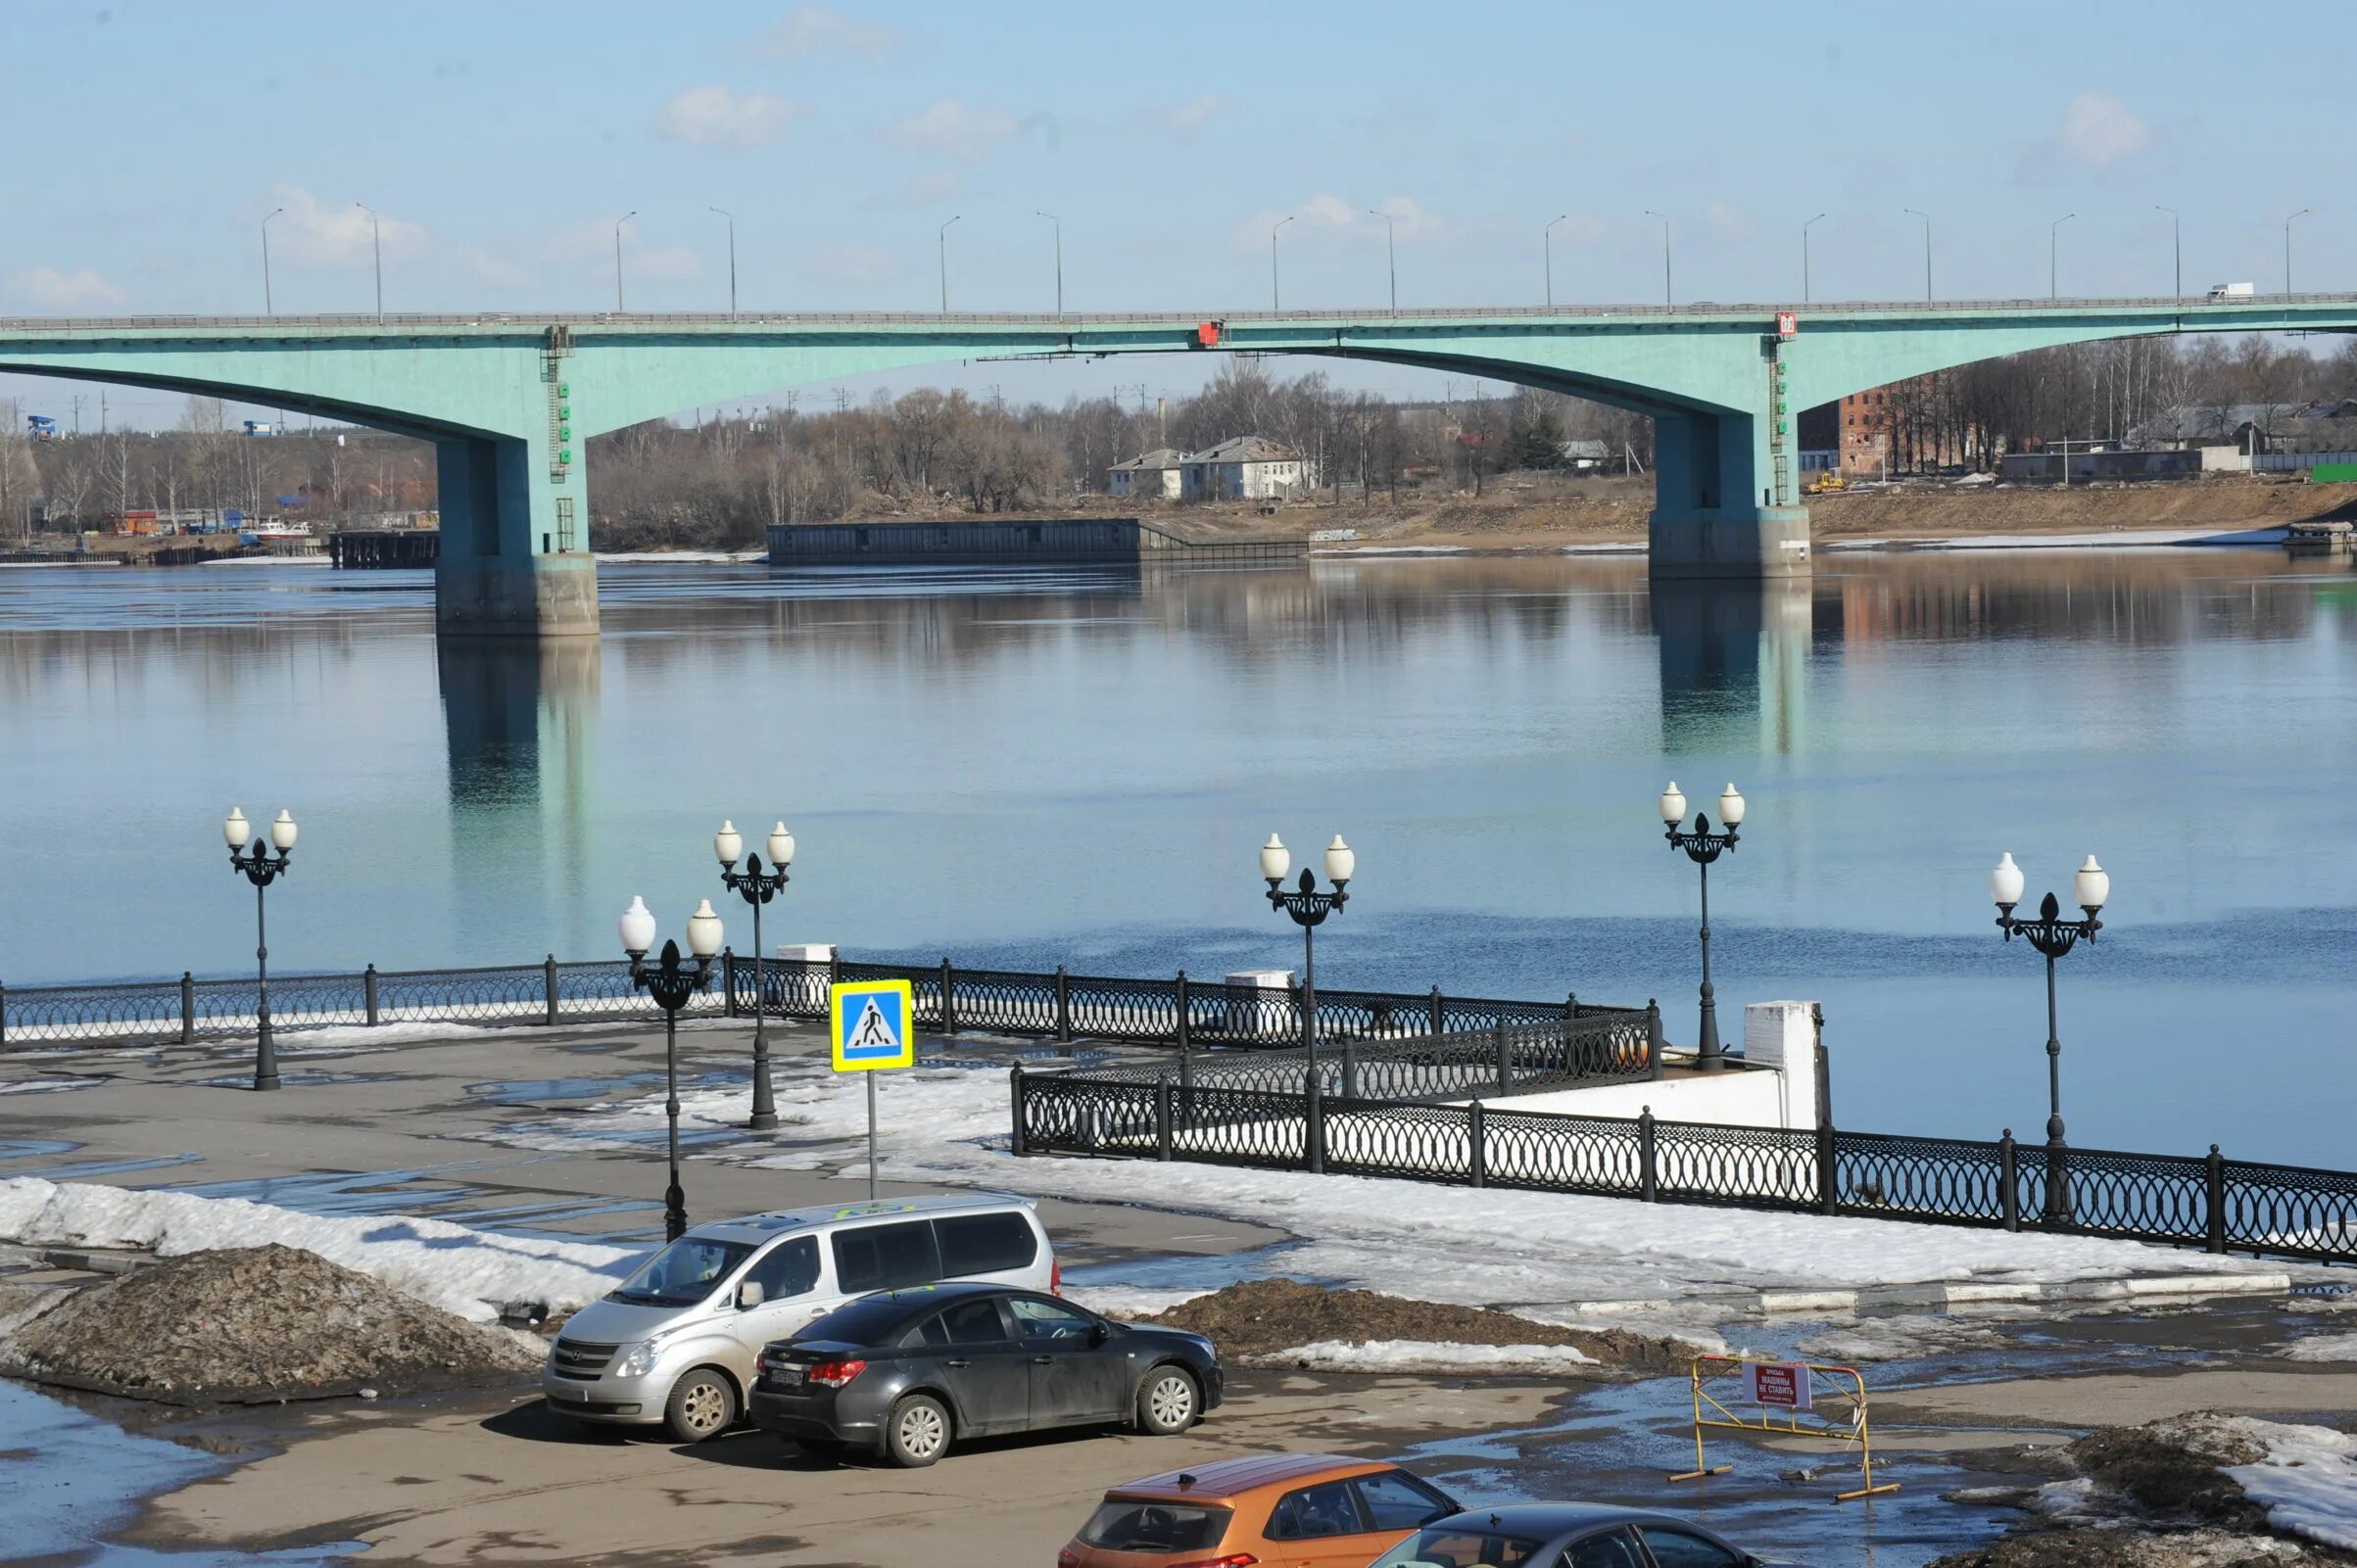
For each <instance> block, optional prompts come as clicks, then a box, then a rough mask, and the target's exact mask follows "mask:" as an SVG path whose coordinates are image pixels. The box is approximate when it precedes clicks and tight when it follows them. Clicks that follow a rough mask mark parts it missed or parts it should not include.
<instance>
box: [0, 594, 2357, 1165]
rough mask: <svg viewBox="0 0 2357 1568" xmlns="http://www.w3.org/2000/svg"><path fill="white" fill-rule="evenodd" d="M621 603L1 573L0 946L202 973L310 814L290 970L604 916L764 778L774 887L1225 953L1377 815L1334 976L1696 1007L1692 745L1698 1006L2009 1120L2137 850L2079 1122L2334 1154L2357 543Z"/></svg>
mask: <svg viewBox="0 0 2357 1568" xmlns="http://www.w3.org/2000/svg"><path fill="white" fill-rule="evenodd" d="M603 591H604V618H605V633H604V636H603V637H602V639H601V640H599V641H595V642H589V643H583V644H580V645H563V644H557V645H551V646H549V647H546V648H542V649H538V650H535V649H532V648H529V647H526V648H506V647H497V646H494V647H488V648H485V647H472V648H459V647H437V644H436V641H435V639H434V637H433V629H432V604H431V585H430V580H429V579H428V577H427V576H426V575H425V574H422V573H395V572H385V573H365V572H331V571H328V570H324V569H320V568H316V567H306V566H291V565H290V566H254V567H211V568H203V569H183V570H180V571H131V570H119V571H102V570H95V569H80V570H69V569H30V570H6V571H0V832H5V833H6V834H7V841H8V842H9V843H10V844H11V846H12V852H11V857H10V859H11V862H12V865H11V871H10V873H9V877H8V883H7V885H8V893H7V896H6V898H5V899H4V900H0V981H5V982H7V983H9V984H33V983H39V982H43V981H52V980H58V979H64V978H86V977H99V976H131V975H160V974H175V975H176V974H178V973H179V972H180V971H181V970H182V969H193V970H194V971H195V972H196V973H198V974H209V973H211V974H217V973H229V972H233V971H237V970H240V969H242V968H244V967H245V966H247V965H250V963H251V962H252V953H253V930H252V916H253V910H252V904H253V898H252V893H251V890H250V889H249V888H247V887H246V885H245V883H244V882H243V881H242V880H233V879H232V877H231V875H230V874H229V873H228V872H227V870H226V868H225V867H224V866H223V865H222V863H221V862H222V860H223V858H224V856H223V853H222V850H221V846H220V840H219V838H218V836H217V828H216V824H217V822H218V820H219V818H220V817H221V815H222V814H223V812H224V810H225V808H226V807H227V806H228V805H229V804H231V803H232V802H234V803H237V804H239V805H241V806H243V807H244V809H245V811H246V813H247V814H248V815H249V816H250V817H254V818H256V819H257V821H260V820H261V819H262V818H263V817H264V816H265V814H267V813H272V812H274V811H275V810H276V809H277V808H278V807H279V806H281V805H286V806H290V807H292V808H293V810H294V812H295V814H296V816H297V818H298V819H299V820H300V821H301V823H302V826H303V836H302V841H301V846H300V847H299V849H298V850H297V852H296V862H295V866H294V869H293V871H292V872H291V874H290V875H289V876H288V877H287V878H286V879H284V880H283V881H281V882H280V883H279V884H278V885H277V886H276V887H274V888H273V889H272V890H271V894H270V915H271V922H272V924H271V929H270V938H271V941H270V946H271V958H272V965H273V968H283V969H285V970H289V971H293V970H302V969H352V968H357V967H358V966H360V965H361V963H363V962H366V961H371V960H372V961H374V962H375V963H377V964H378V965H379V966H380V967H383V968H388V969H390V968H401V967H413V966H424V965H441V964H468V963H476V964H493V963H513V962H522V961H529V960H534V959H537V958H539V957H540V956H541V955H542V954H544V953H546V952H551V951H553V952H554V953H556V954H557V955H559V956H561V957H567V958H575V957H595V956H606V955H609V954H610V953H611V951H612V950H613V948H614V945H615V941H614V935H613V919H614V916H615V915H616V914H617V913H618V911H619V910H620V909H621V907H622V905H623V904H624V903H625V902H627V901H628V899H629V897H630V896H631V895H632V894H634V893H643V894H645V895H646V897H647V899H648V901H649V905H650V906H652V907H653V908H654V909H655V911H656V912H657V914H658V915H659V916H660V917H661V918H662V920H663V921H664V924H665V927H666V929H667V930H668V931H672V932H677V931H678V930H679V929H680V927H681V923H682V921H683V920H684V918H685V916H686V914H687V913H688V911H689V909H690V908H692V907H693V901H694V900H695V899H697V898H699V897H704V896H712V897H714V898H715V901H716V907H719V908H720V909H721V911H722V913H723V915H724V916H725V917H726V918H727V919H728V921H729V923H730V930H731V936H732V939H733V940H734V941H735V942H737V943H738V944H739V945H740V946H741V947H742V946H746V945H749V940H750V927H749V924H748V921H747V916H746V909H745V907H744V905H743V904H742V903H738V902H736V901H735V900H734V899H729V900H726V901H722V899H721V895H722V892H723V890H722V888H721V887H720V886H719V884H718V878H717V875H716V869H715V868H714V866H713V864H712V861H711V858H710V849H709V840H710V834H711V832H712V830H713V829H714V828H715V827H717V826H718V823H719V820H720V819H721V818H722V817H723V816H729V817H733V818H735V819H736V822H737V825H738V827H739V828H740V829H742V830H744V831H745V832H746V837H747V842H748V844H749V843H755V842H757V841H758V836H759V833H760V831H761V830H763V829H765V828H766V827H767V825H768V823H769V822H770V821H771V820H772V819H773V818H775V817H779V816H783V817H784V818H785V819H786V820H787V821H788V822H789V823H790V824H791V826H792V827H793V829H794V832H795V834H796V836H797V839H798V841H799V846H800V847H799V853H798V855H797V858H796V860H795V863H794V885H793V886H792V887H791V888H790V889H788V890H787V892H786V893H785V895H784V896H783V899H782V901H781V902H779V903H777V904H773V905H772V906H770V909H769V911H768V914H767V916H766V926H765V930H764V935H765V937H766V938H767V939H768V941H770V942H771V943H776V942H781V941H835V942H840V943H842V945H843V946H844V948H845V949H846V950H847V951H849V952H852V953H855V954H859V955H863V956H864V955H891V956H903V957H914V958H921V959H926V960H932V959H938V957H939V956H940V955H942V954H944V953H946V954H949V955H952V956H954V957H956V958H958V959H959V960H960V961H964V962H975V963H992V962H995V963H1005V964H1020V965H1023V966H1025V967H1038V968H1047V967H1053V966H1054V965H1055V964H1057V963H1059V962H1061V963H1065V964H1068V965H1070V966H1071V967H1072V968H1073V969H1075V970H1076V971H1078V972H1082V973H1098V974H1124V973H1138V974H1146V973H1158V974H1167V973H1169V972H1171V971H1173V970H1175V969H1177V968H1178V967H1180V966H1184V967H1185V968H1186V969H1187V970H1188V971H1189V972H1190V973H1191V974H1196V975H1198V976H1201V975H1216V974H1221V973H1223V972H1225V971H1227V970H1230V969H1237V968H1247V967H1258V966H1266V965H1285V964H1289V963H1292V962H1295V961H1296V959H1297V956H1298V953H1299V945H1298V937H1297V933H1296V932H1295V931H1294V929H1293V927H1291V925H1290V924H1289V923H1286V922H1284V921H1283V920H1282V919H1281V918H1280V917H1277V916H1275V915H1274V914H1272V912H1271V911H1270V910H1269V908H1268V906H1267V903H1266V900H1265V898H1264V897H1263V887H1264V884H1263V883H1262V882H1260V880H1259V879H1258V878H1257V875H1256V872H1255V867H1254V851H1255V848H1256V846H1257V845H1258V843H1259V842H1260V840H1261V839H1263V838H1265V837H1266V836H1267V835H1268V833H1269V832H1272V831H1275V832H1282V833H1283V834H1284V835H1285V839H1286V841H1287V842H1288V843H1289V844H1292V845H1294V846H1296V848H1297V850H1309V849H1313V848H1314V847H1315V846H1316V845H1318V844H1322V843H1323V841H1324V839H1325V838H1326V837H1327V836H1329V835H1331V834H1332V833H1334V832H1342V833H1344V834H1346V835H1347V836H1348V837H1349V839H1350V841H1351V843H1352V844H1353V845H1354V846H1355V847H1356V848H1357V849H1358V851H1359V875H1358V878H1357V879H1356V880H1355V881H1354V882H1353V884H1352V889H1351V890H1352V894H1353V896H1352V899H1351V902H1350V905H1349V907H1348V909H1347V910H1346V911H1344V912H1343V913H1342V914H1341V915H1340V916H1338V917H1336V918H1335V919H1334V920H1333V921H1331V922H1329V923H1328V925H1327V926H1326V927H1324V928H1323V931H1322V932H1321V937H1322V940H1321V942H1320V945H1319V958H1320V968H1319V974H1320V977H1321V979H1322V980H1323V981H1325V982H1327V983H1330V984H1337V985H1364V986H1373V987H1386V988H1398V989H1421V988H1422V987H1424V986H1425V985H1427V984H1431V983H1435V982H1437V983H1439V984H1441V985H1442V986H1443V987H1444V988H1446V989H1448V990H1450V991H1453V992H1458V993H1462V994H1490V995H1513V996H1546V997H1553V996H1560V995H1563V994H1564V993H1565V992H1568V991H1573V990H1576V991H1578V992H1579V993H1580V994H1582V995H1583V996H1588V997H1592V998H1595V999H1598V1000H1605V1001H1613V1002H1631V1001H1634V1002H1642V1001H1643V1000H1645V999H1646V998H1647V997H1649V996H1659V997H1660V998H1661V1000H1662V1003H1663V1006H1664V1009H1665V1014H1666V1017H1667V1020H1668V1024H1669V1032H1670V1035H1671V1038H1672V1039H1673V1040H1677V1041H1683V1040H1687V1039H1690V1038H1691V1037H1692V1034H1693V1032H1694V1027H1695V1024H1694V1007H1695V983H1696V980H1697V977H1698V963H1697V954H1696V940H1695V926H1696V920H1697V914H1698V907H1697V886H1696V882H1697V878H1696V874H1695V870H1694V868H1693V867H1692V866H1691V865H1690V864H1689V863H1688V862H1687V861H1686V860H1685V858H1684V857H1683V856H1676V855H1673V854H1672V853H1671V852H1670V850H1669V849H1668V847H1667V846H1666V845H1665V844H1664V843H1663V842H1662V838H1661V832H1660V824H1659V822H1658V820H1657V818H1656V815H1655V808H1654V801H1655V797H1656V796H1657V795H1658V794H1659V793H1660V788H1661V785H1662V784H1663V782H1664V781H1665V780H1666V779H1668V778H1670V777H1675V778H1676V779H1677V780H1678V782H1679V783H1680V784H1683V785H1684V786H1685V788H1686V790H1687V792H1688V794H1689V795H1690V796H1691V797H1693V799H1694V800H1695V802H1696V804H1697V806H1700V807H1704V808H1705V809H1711V810H1713V811H1714V810H1715V796H1716V794H1717V792H1718V789H1719V787H1720V786H1721V785H1722V784H1725V783H1727V782H1728V781H1729V780H1733V781H1734V782H1736V783H1738V784H1740V785H1741V786H1742V788H1743V790H1744V792H1745V794H1746V796H1747V798H1748V800H1749V802H1750V814H1749V816H1748V817H1747V819H1746V821H1745V823H1744V832H1743V840H1742V843H1741V844H1740V846H1739V847H1738V848H1737V849H1736V850H1735V851H1734V852H1733V854H1732V855H1730V856H1729V857H1728V858H1726V859H1724V860H1722V861H1720V862H1719V864H1718V865H1717V867H1715V868H1714V870H1713V875H1712V879H1711V894H1712V897H1711V915H1712V921H1713V960H1714V965H1715V969H1716V974H1717V978H1718V981H1719V994H1720V997H1721V1007H1720V1022H1721V1027H1722V1030H1723V1031H1724V1032H1726V1033H1727V1034H1728V1035H1729V1036H1730V1037H1731V1038H1733V1037H1739V1036H1740V1032H1741V1006H1742V1004H1743V1003H1744V1002H1745V1001H1747V1000H1762V999H1768V998H1779V997H1803V998H1809V999H1816V1000H1821V1001H1822V1002H1823V1004H1824V1007H1825V1012H1826V1019H1827V1023H1826V1040H1827V1044H1828V1048H1829V1050H1830V1051H1831V1053H1832V1063H1833V1078H1834V1094H1835V1109H1836V1113H1837V1117H1838V1119H1839V1120H1840V1122H1841V1123H1842V1124H1843V1125H1845V1126H1851V1127H1856V1128H1871V1129H1877V1130H1890V1131H1921V1132H1935V1133H1948V1134H1959V1135H1973V1136H1984V1137H1987V1136H1995V1135H1996V1131H1997V1130H1998V1128H1999V1127H2002V1126H2010V1127H2012V1128H2014V1129H2015V1131H2016V1132H2018V1133H2020V1134H2022V1135H2023V1136H2025V1137H2034V1136H2039V1135H2042V1130H2043V1126H2044V1117H2045V1109H2046V1108H2045V1058H2044V1050H2043V1044H2044V1034H2045V1020H2044V989H2043V981H2042V977H2041V974H2040V973H2039V969H2040V965H2039V960H2038V958H2037V956H2036V955H2035V954H2034V953H2033V952H2031V951H2030V950H2029V949H2028V948H2027V947H2026V946H2025V945H2024V944H2022V943H2021V942H2018V941H2016V942H2014V943H2012V944H2010V945H2007V944H2005V943H2003V942H2001V941H2000V940H1999V939H1998V937H1997V933H1996V928H1995V927H1994V926H1993V925H1992V920H1993V917H1994V913H1995V912H1994V911H1993V910H1992V909H1991V907H1990V905H1989V902H1988V895H1987V892H1986V875H1987V872H1988V869H1989V867H1990V866H1991V864H1993V863H1994V862H1995V860H1996V855H1997V853H1998V851H2000V850H2011V851H2012V852H2013V853H2014V855H2015V857H2016V858H2017V859H2018V860H2019V861H2020V863H2021V864H2022V866H2023V867H2024V868H2025V869H2026V870H2027V872H2028V873H2029V877H2030V895H2031V900H2032V902H2035V900H2036V898H2037V897H2038V896H2039V895H2040V894H2041V893H2043V892H2044V891H2045V890H2046V889H2048V888H2052V889H2054V890H2055V891H2057V892H2059V893H2063V894H2065V895H2067V893H2068V891H2069V878H2070V871H2071V869H2072V868H2073V867H2074V866H2076V865H2077V864H2078V862H2079V861H2080V860H2081V859H2082V858H2083V857H2085V856H2086V855H2088V854H2089V853H2091V852H2092V853H2093V854H2096V855H2098V856H2099V857H2100V858H2101V859H2102V862H2103V864H2104V865H2105V867H2106V868H2107V869H2109V870H2110V872H2111V873H2112V878H2113V894H2112V903H2111V907H2110V908H2108V909H2107V910H2105V912H2104V917H2105V922H2106V927H2105V930H2104V932H2103V935H2102V937H2101V939H2100V941H2099V942H2098V943H2097V944H2096V945H2094V946H2093V947H2092V948H2089V947H2082V948H2081V950H2080V951H2079V952H2077V953H2074V954H2072V955H2071V956H2070V957H2069V958H2068V959H2066V960H2065V961H2064V962H2063V965H2062V975H2061V979H2062V993H2061V994H2062V1031H2061V1032H2062V1037H2063V1040H2064V1043H2065V1052H2064V1056H2063V1061H2062V1066H2063V1081H2064V1093H2065V1112H2066V1114H2067V1116H2068V1117H2069V1121H2070V1129H2071V1138H2072V1141H2073V1142H2074V1143H2078V1144H2081V1145H2085V1146H2089V1147H2098V1148H2131V1149H2153V1150H2160V1151H2170V1152H2187V1153H2198V1152H2200V1151H2201V1150H2202V1149H2204V1148H2206V1146H2207V1145H2208V1144H2210V1143H2212V1142H2217V1143H2221V1144H2223V1145H2224V1146H2225V1147H2226V1149H2227V1151H2228V1152H2229V1153H2230V1154H2233V1155H2237V1156H2241V1157H2245V1158H2257V1159H2279V1160H2292V1161H2300V1162H2307V1163H2315V1164H2336V1165H2348V1164H2357V1148H2352V1147H2351V1140H2350V1137H2349V1135H2348V1131H2347V1118H2346V1108H2347V1106H2348V1105H2349V1104H2351V1103H2352V1099H2353V1095H2352V1091H2353V1090H2357V1062H2353V1058H2352V1051H2351V1046H2352V1040H2351V1034H2352V1027H2351V1022H2352V1018H2357V1009H2353V1008H2352V1006H2351V1003H2352V1000H2353V999H2357V992H2353V990H2352V985H2351V968H2350V966H2351V953H2352V951H2353V947H2352V938H2353V937H2357V908H2353V906H2357V832H2352V831H2351V829H2350V827H2349V825H2348V822H2347V819H2346V817H2345V815H2344V813H2343V810H2342V807H2343V805H2344V801H2343V798H2342V793H2343V791H2344V790H2345V789H2346V788H2347V786H2348V783H2349V780H2350V777H2351V774H2352V771H2353V769H2352V764H2353V763H2357V577H2352V576H2351V574H2350V573H2349V571H2348V568H2347V566H2346V565H2345V563H2340V562H2325V561H2316V562H2306V561H2303V562H2287V561H2286V560H2285V558H2284V557H2283V556H2282V555H2281V554H2279V553H2276V552H2273V551H2264V550H2245V549H2211V550H2138V551H2118V552H2102V551H2089V550H2053V551H2036V552H1940V553H1919V554H1894V555H1880V556H1875V555H1831V556H1824V557H1820V559H1819V563H1818V571H1817V575H1816V577H1815V578H1814V580H1813V581H1810V582H1805V583H1799V584H1771V585H1767V586H1765V587H1761V586H1758V585H1708V586H1689V587H1683V588H1677V589H1674V590H1672V589H1668V588H1655V589H1653V590H1651V591H1649V588H1648V585H1647V582H1646V578H1645V574H1644V567H1643V563H1642V561H1639V560H1632V559H1601V558H1599V559H1579V558H1570V557H1521V558H1496V559H1467V558H1429V557H1426V558H1392V559H1374V560H1356V561H1340V560H1331V559H1321V560H1318V561H1315V562H1313V563H1310V564H1309V565H1307V566H1296V567H1290V568H1281V569H1270V570H1250V571H1194V572H1161V571H1154V572H1148V573H1145V574H1143V575H1142V576H1141V575H1140V574H1138V573H1135V572H1130V573H1123V572H1119V571H1072V570H1060V571H1052V572H1049V571H1040V572H995V571H993V572H971V571H968V572H922V571H909V572H848V571H845V572H835V573H826V572H817V573H799V574H791V575H790V574H782V573H781V574H772V573H770V572H768V571H766V570H765V569H763V568H759V567H731V566H718V565H669V566H641V565H608V566H607V567H605V568H604V572H603Z"/></svg>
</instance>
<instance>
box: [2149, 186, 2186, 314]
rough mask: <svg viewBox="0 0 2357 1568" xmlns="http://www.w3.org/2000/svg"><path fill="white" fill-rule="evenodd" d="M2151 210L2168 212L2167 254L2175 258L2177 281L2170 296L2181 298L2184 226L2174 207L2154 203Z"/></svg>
mask: <svg viewBox="0 0 2357 1568" xmlns="http://www.w3.org/2000/svg"><path fill="white" fill-rule="evenodd" d="M2152 210H2153V211H2154V212H2156V213H2166V214H2169V254H2170V256H2171V257H2173V258H2174V259H2175V261H2176V263H2177V271H2176V274H2175V276H2176V278H2177V281H2176V283H2175V284H2174V285H2173V288H2174V294H2173V295H2172V298H2175V299H2180V300H2182V299H2184V298H2185V297H2186V239H2185V227H2184V224H2183V221H2182V220H2181V219H2180V218H2179V217H2178V215H2177V209H2176V208H2174V207H2162V206H2161V205H2159V204H2158V203H2154V204H2153V208H2152Z"/></svg>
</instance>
